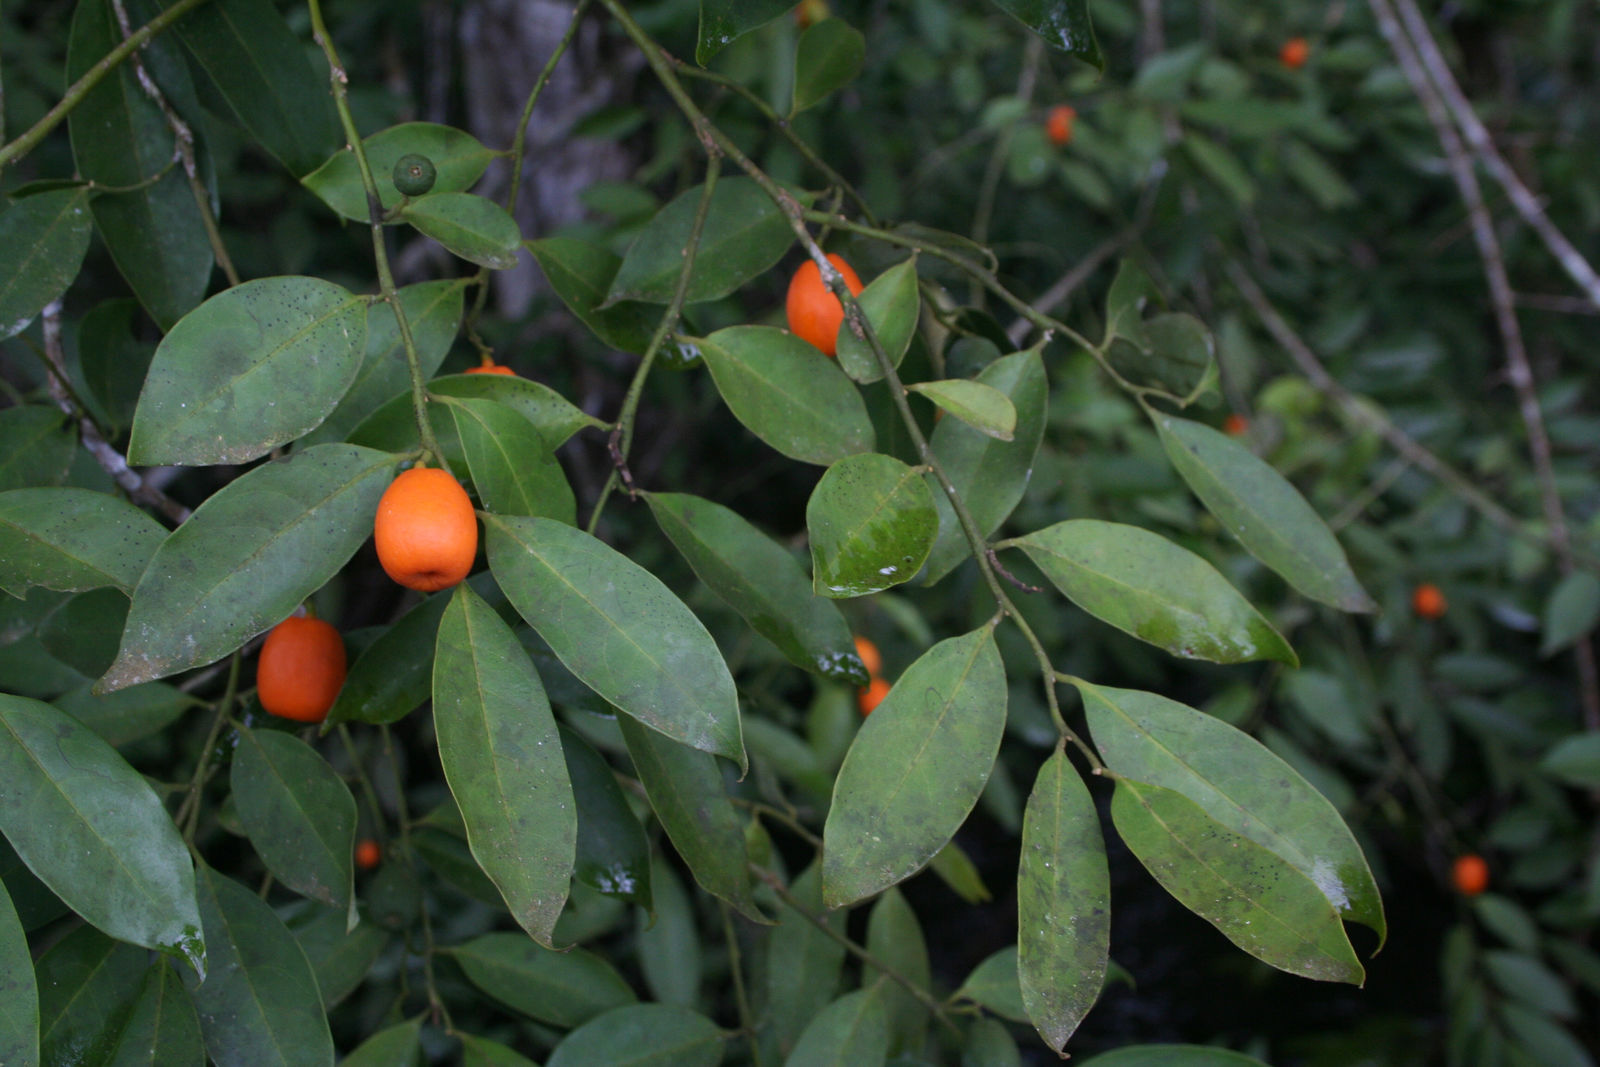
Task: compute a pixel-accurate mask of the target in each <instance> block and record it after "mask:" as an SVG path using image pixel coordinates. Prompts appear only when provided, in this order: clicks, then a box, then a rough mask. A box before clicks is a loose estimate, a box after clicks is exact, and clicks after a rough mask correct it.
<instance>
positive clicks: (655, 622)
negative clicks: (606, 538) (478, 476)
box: [483, 514, 749, 773]
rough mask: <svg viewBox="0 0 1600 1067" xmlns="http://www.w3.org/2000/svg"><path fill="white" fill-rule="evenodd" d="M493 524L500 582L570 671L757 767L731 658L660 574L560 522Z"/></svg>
mask: <svg viewBox="0 0 1600 1067" xmlns="http://www.w3.org/2000/svg"><path fill="white" fill-rule="evenodd" d="M483 524H484V528H485V529H486V530H487V531H488V534H489V536H488V541H489V568H490V570H492V571H493V572H494V576H495V580H496V581H498V582H499V583H500V587H501V588H502V589H504V590H505V593H506V596H507V597H508V598H509V599H510V600H511V603H512V604H513V605H515V607H516V609H517V611H518V612H519V613H520V614H521V615H522V617H523V618H524V619H526V620H528V624H529V625H530V626H532V627H533V628H534V629H535V630H537V631H538V632H539V636H540V637H542V638H544V639H545V642H546V643H547V644H548V645H549V646H550V648H551V650H552V651H553V652H555V654H556V656H557V658H559V659H560V660H561V662H562V663H563V664H565V665H566V667H567V669H568V670H570V671H571V672H572V673H573V674H575V675H577V677H578V678H579V680H581V681H582V682H583V683H584V684H585V685H587V686H588V687H589V688H590V689H593V690H594V691H595V692H596V693H598V694H600V695H601V696H602V697H604V698H605V699H606V700H609V701H610V702H611V703H612V704H614V705H616V707H617V708H618V709H620V710H621V711H623V712H626V713H627V714H628V715H631V716H633V717H634V718H635V719H637V720H638V721H639V722H641V723H644V724H645V725H646V726H648V727H650V728H651V729H652V730H657V731H659V732H660V733H662V734H663V735H665V736H667V737H670V738H672V739H673V740H675V741H678V742H681V743H682V744H685V745H689V746H691V747H693V748H698V749H700V750H701V751H703V752H713V753H716V754H717V755H721V756H726V757H727V758H729V759H731V760H733V761H734V762H735V763H737V764H738V765H739V770H740V772H741V773H743V772H744V771H745V770H747V769H748V767H749V757H747V756H746V755H745V751H744V737H743V734H742V732H741V730H740V728H739V704H738V700H737V698H736V696H735V694H734V688H733V676H732V675H731V674H729V673H728V665H727V664H726V663H725V662H723V659H722V653H721V652H719V651H718V650H717V645H716V642H715V641H713V640H712V638H711V635H710V634H709V633H707V632H706V628H705V626H704V625H703V624H702V623H701V622H700V620H699V619H697V618H695V617H694V614H693V613H692V612H690V611H689V609H688V608H687V607H685V606H684V603H683V601H681V600H679V599H678V598H677V597H676V596H674V595H673V594H672V591H671V590H670V589H668V588H667V587H666V586H665V585H663V584H662V583H661V580H660V579H658V578H657V577H656V576H655V575H653V574H651V573H650V572H649V571H647V570H645V569H644V568H643V567H641V566H639V565H638V564H637V563H635V562H633V561H632V560H630V559H628V557H626V556H624V555H622V554H621V553H620V552H617V551H616V550H615V549H613V548H611V547H609V546H608V545H606V544H604V543H603V542H601V541H599V540H597V539H596V538H594V537H592V536H590V535H589V534H586V533H584V532H583V531H581V530H575V529H573V528H572V527H571V526H568V525H566V524H565V523H560V522H556V521H554V520H553V519H541V518H525V517H522V516H515V515H491V514H485V515H484V516H483Z"/></svg>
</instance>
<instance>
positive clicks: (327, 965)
mask: <svg viewBox="0 0 1600 1067" xmlns="http://www.w3.org/2000/svg"><path fill="white" fill-rule="evenodd" d="M301 903H302V904H303V908H302V909H301V910H300V911H298V912H295V913H293V914H291V915H289V916H288V917H287V918H286V920H285V921H286V923H287V925H288V927H289V931H290V933H292V934H293V935H294V939H295V941H296V942H298V943H299V945H300V951H302V952H304V953H305V954H306V961H307V962H308V963H310V964H311V970H312V971H313V972H314V973H315V974H316V976H317V988H318V990H320V991H321V993H322V1005H323V1007H324V1008H331V1007H333V1006H334V1005H335V1004H337V1003H339V1001H341V1000H343V999H344V998H345V997H346V996H348V995H349V994H350V993H351V992H353V991H354V990H355V988H356V987H357V986H359V985H360V984H361V983H362V982H364V981H366V979H367V973H368V972H369V971H370V970H371V969H372V964H373V963H374V962H375V961H376V960H377V958H378V956H379V955H380V954H381V953H382V952H383V950H384V949H385V948H386V947H388V944H389V939H390V936H391V935H390V933H389V931H387V930H385V929H384V928H383V927H382V926H380V925H378V924H377V923H375V922H363V923H361V924H359V925H358V926H357V927H356V928H355V929H354V930H351V929H349V928H348V927H349V925H350V919H349V913H348V912H344V911H339V910H337V909H335V908H326V907H323V906H322V905H321V904H316V903H313V902H311V901H309V900H307V901H303V902H301Z"/></svg>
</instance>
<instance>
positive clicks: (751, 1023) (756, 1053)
mask: <svg viewBox="0 0 1600 1067" xmlns="http://www.w3.org/2000/svg"><path fill="white" fill-rule="evenodd" d="M717 908H718V909H719V910H720V911H721V912H722V938H723V940H724V941H726V942H727V944H728V970H729V971H730V972H731V973H732V975H733V999H734V1002H735V1003H737V1004H738V1005H739V1027H740V1028H741V1029H742V1030H744V1032H745V1033H746V1034H748V1035H749V1037H750V1060H751V1062H752V1063H753V1064H754V1065H755V1067H763V1064H762V1061H761V1042H759V1041H757V1040H756V1021H755V1013H754V1012H752V1011H751V1010H750V995H749V994H748V993H747V992H745V988H744V967H743V965H742V964H741V963H740V959H739V956H740V953H739V935H738V933H737V932H736V931H735V930H734V928H733V913H732V911H731V910H730V909H729V907H728V905H726V904H724V903H723V902H722V901H720V900H719V901H717Z"/></svg>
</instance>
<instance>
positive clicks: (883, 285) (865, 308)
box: [829, 20, 922, 383]
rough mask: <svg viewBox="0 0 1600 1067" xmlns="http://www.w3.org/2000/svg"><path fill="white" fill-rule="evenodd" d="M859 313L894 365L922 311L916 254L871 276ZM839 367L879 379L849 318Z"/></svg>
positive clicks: (842, 329) (842, 327)
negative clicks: (918, 288) (870, 325)
mask: <svg viewBox="0 0 1600 1067" xmlns="http://www.w3.org/2000/svg"><path fill="white" fill-rule="evenodd" d="M829 21H838V20H829ZM856 303H858V304H860V305H861V312H862V314H864V315H866V317H867V321H868V322H869V323H871V324H872V331H873V334H874V335H875V336H876V337H877V338H878V344H880V345H881V346H882V347H883V351H884V354H885V355H887V356H888V357H889V362H891V363H893V364H894V365H895V366H896V367H898V366H900V361H901V360H902V359H904V358H905V355H906V349H908V348H910V347H911V338H912V335H913V334H915V333H916V330H917V318H918V315H919V313H920V312H921V310H922V294H921V293H920V292H918V290H917V261H916V257H912V258H910V259H907V260H906V261H905V262H904V263H897V264H895V265H894V266H892V267H890V268H889V269H888V270H886V271H884V272H883V273H882V274H880V275H878V276H877V277H876V278H874V279H872V282H871V283H870V284H869V285H868V286H867V287H866V288H865V289H863V290H861V295H859V296H857V297H856ZM835 344H836V350H837V353H838V359H839V366H840V368H842V369H843V370H844V372H845V373H846V374H848V375H849V376H850V377H852V378H854V379H855V380H856V381H858V382H862V383H866V382H876V381H879V380H880V379H882V378H883V368H882V367H880V366H879V365H878V356H877V353H875V352H873V350H872V346H871V345H869V344H868V343H867V341H866V340H865V339H864V338H861V337H857V336H856V334H855V330H854V329H853V328H852V327H851V325H850V320H849V318H846V319H845V320H844V321H843V322H841V323H840V324H839V333H838V335H837V337H836V338H835Z"/></svg>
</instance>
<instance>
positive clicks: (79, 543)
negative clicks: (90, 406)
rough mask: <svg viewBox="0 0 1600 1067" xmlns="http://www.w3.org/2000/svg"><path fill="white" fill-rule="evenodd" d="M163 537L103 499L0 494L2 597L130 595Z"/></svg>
mask: <svg viewBox="0 0 1600 1067" xmlns="http://www.w3.org/2000/svg"><path fill="white" fill-rule="evenodd" d="M166 536H167V532H166V530H164V529H162V527H161V524H160V523H158V522H156V520H154V519H152V518H151V517H150V516H148V515H146V514H145V513H144V512H142V511H140V510H139V509H138V508H136V507H134V506H133V505H132V504H129V503H127V502H125V501H122V500H118V499H117V498H116V497H114V496H111V495H109V494H107V493H96V492H92V491H90V490H88V489H67V488H62V489H12V490H10V491H9V492H4V493H0V589H4V590H5V591H6V592H8V593H10V594H11V595H12V596H14V597H18V598H21V597H25V596H27V595H28V590H29V589H30V588H31V587H33V586H36V585H37V586H43V587H44V588H46V589H55V590H59V591H60V592H63V593H76V592H81V591H83V590H85V589H99V588H101V587H103V586H111V587H112V588H115V589H120V590H122V591H123V592H124V593H132V592H133V587H134V586H135V585H136V584H138V581H139V576H140V575H141V574H143V573H144V568H145V565H146V564H148V563H149V562H150V557H151V556H153V555H154V554H155V551H156V549H157V548H158V547H159V546H160V544H161V542H162V540H164V539H165V538H166Z"/></svg>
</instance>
